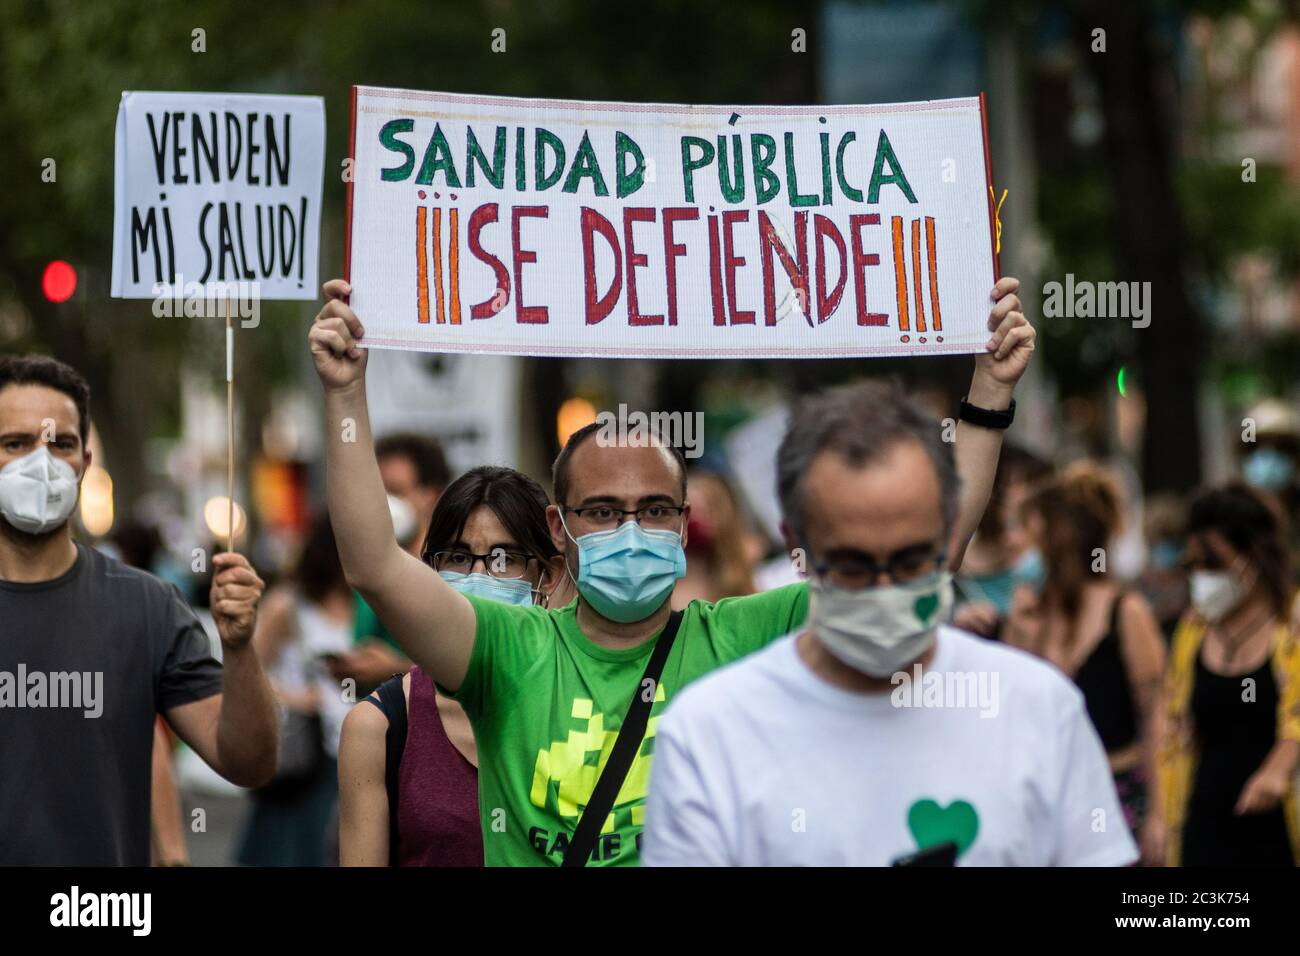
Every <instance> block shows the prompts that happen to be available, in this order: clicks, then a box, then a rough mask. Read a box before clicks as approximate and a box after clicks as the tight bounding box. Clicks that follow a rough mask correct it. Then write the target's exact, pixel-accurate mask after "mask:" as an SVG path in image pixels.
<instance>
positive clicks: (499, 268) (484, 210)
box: [465, 202, 510, 319]
mask: <svg viewBox="0 0 1300 956" xmlns="http://www.w3.org/2000/svg"><path fill="white" fill-rule="evenodd" d="M496 221H497V204H496V203H494V202H490V203H487V204H486V205H484V206H479V207H478V208H477V209H475V210H474V211H473V212H472V213H470V216H469V229H468V230H467V231H466V233H467V234H466V237H465V238H466V241H467V243H468V244H469V251H470V254H471V255H472V256H474V258H475V259H478V260H479V261H480V262H482V263H483V264H485V265H487V266H488V267H490V268H491V269H492V274H493V275H494V276H496V291H494V292H493V293H492V295H491V296H490V297H488V298H487V299H485V300H483V301H482V302H480V303H479V304H478V305H473V306H470V310H469V317H470V318H471V319H490V318H491V317H492V316H494V315H496V314H497V313H498V312H500V311H501V310H502V308H504V307H505V304H506V303H507V302H509V301H510V272H509V271H508V270H507V269H506V267H505V263H503V262H502V261H501V260H500V259H498V258H497V257H496V256H494V255H492V253H490V252H487V251H486V250H485V249H484V248H483V244H482V242H480V240H479V232H480V230H482V228H483V227H484V226H486V225H488V224H490V223H494V222H496Z"/></svg>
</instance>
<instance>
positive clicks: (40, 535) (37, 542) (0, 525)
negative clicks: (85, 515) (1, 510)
mask: <svg viewBox="0 0 1300 956" xmlns="http://www.w3.org/2000/svg"><path fill="white" fill-rule="evenodd" d="M67 530H68V522H67V521H66V520H65V521H63V522H62V523H61V524H60V525H59V526H58V527H57V528H51V529H50V530H49V531H38V532H35V533H33V532H31V531H24V530H23V529H22V528H16V527H14V526H13V525H12V524H10V523H9V519H8V518H6V517H5V516H4V515H0V538H4V539H5V540H6V541H8V542H9V543H10V544H13V545H15V546H17V547H18V549H19V550H22V551H36V550H39V549H40V547H41V546H42V545H44V544H46V543H47V542H49V541H50V540H51V539H52V538H54V537H55V536H57V535H60V534H63V533H64V532H66V531H67Z"/></svg>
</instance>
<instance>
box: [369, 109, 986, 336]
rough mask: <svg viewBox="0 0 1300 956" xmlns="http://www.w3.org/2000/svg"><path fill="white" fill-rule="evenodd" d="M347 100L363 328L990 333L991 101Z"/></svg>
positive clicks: (408, 332) (415, 332) (402, 331)
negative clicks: (985, 107)
mask: <svg viewBox="0 0 1300 956" xmlns="http://www.w3.org/2000/svg"><path fill="white" fill-rule="evenodd" d="M353 97H354V102H353V121H352V155H353V157H354V159H355V165H354V167H353V179H352V182H351V184H350V186H349V229H348V259H349V270H348V271H349V275H348V278H349V280H350V282H351V284H352V288H353V293H352V298H351V304H352V307H353V308H354V310H355V311H356V312H357V314H358V315H359V316H360V317H361V320H362V322H363V323H364V324H365V327H366V339H365V341H366V344H367V345H370V346H378V347H380V348H399V349H426V350H434V351H444V352H498V353H510V354H518V355H567V356H604V357H682V358H720V357H748V358H814V357H841V356H864V355H918V354H936V353H953V352H976V351H979V350H981V349H982V348H983V344H984V342H985V341H986V340H987V338H988V332H987V329H986V327H985V321H986V319H987V316H988V309H989V305H990V301H989V290H990V289H991V288H992V286H993V282H994V270H995V255H994V247H993V243H994V236H993V224H992V216H991V205H990V190H989V186H990V173H989V169H988V164H987V153H986V148H985V143H986V138H985V135H984V123H983V111H982V108H981V100H980V99H979V98H970V99H955V100H936V101H931V102H924V103H894V104H889V105H881V106H673V105H664V104H648V103H600V102H576V101H563V100H529V99H515V98H507V97H492V96H465V95H457V94H451V93H426V92H413V91H408V90H392V89H379V88H373V87H354V88H353Z"/></svg>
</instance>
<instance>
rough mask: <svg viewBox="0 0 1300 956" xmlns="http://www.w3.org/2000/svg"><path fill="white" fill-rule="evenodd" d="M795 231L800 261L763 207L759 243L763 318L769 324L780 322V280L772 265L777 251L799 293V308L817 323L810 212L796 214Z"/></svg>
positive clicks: (760, 214) (782, 266) (805, 315)
mask: <svg viewBox="0 0 1300 956" xmlns="http://www.w3.org/2000/svg"><path fill="white" fill-rule="evenodd" d="M794 231H795V250H796V255H797V256H798V257H799V262H798V264H797V265H796V264H795V260H794V259H793V258H792V257H791V256H790V250H788V249H787V248H786V247H785V245H784V244H782V242H781V240H780V239H779V238H778V237H777V234H776V228H775V227H774V226H773V225H772V219H771V217H770V216H768V214H767V213H765V212H762V211H761V210H760V211H759V213H758V247H759V251H760V252H761V253H762V255H763V321H764V322H766V323H767V324H768V325H776V282H775V270H774V269H773V268H772V253H773V252H775V253H776V255H777V258H779V259H780V260H781V268H783V269H784V270H785V274H786V276H788V277H789V279H790V284H791V285H792V286H794V294H795V295H797V296H798V297H799V308H800V310H801V311H802V312H803V314H804V318H805V319H807V320H808V324H809V325H812V324H813V318H812V310H811V309H810V308H809V307H808V235H807V232H808V214H807V213H806V212H797V213H795V214H794Z"/></svg>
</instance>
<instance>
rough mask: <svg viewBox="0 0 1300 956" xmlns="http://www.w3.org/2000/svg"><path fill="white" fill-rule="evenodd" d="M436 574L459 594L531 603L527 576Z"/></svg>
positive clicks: (531, 597)
mask: <svg viewBox="0 0 1300 956" xmlns="http://www.w3.org/2000/svg"><path fill="white" fill-rule="evenodd" d="M438 576H439V577H440V578H442V579H443V580H444V581H446V582H447V583H448V584H450V585H451V586H452V587H453V588H455V589H456V590H457V591H459V592H460V593H461V594H472V595H474V596H475V597H481V598H486V599H487V600H489V601H499V602H501V603H502V604H518V605H522V606H526V605H529V604H532V603H533V587H532V582H531V581H529V580H528V578H494V577H492V575H490V574H479V573H478V572H477V571H476V572H474V573H473V574H462V573H461V572H459V571H439V572H438Z"/></svg>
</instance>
